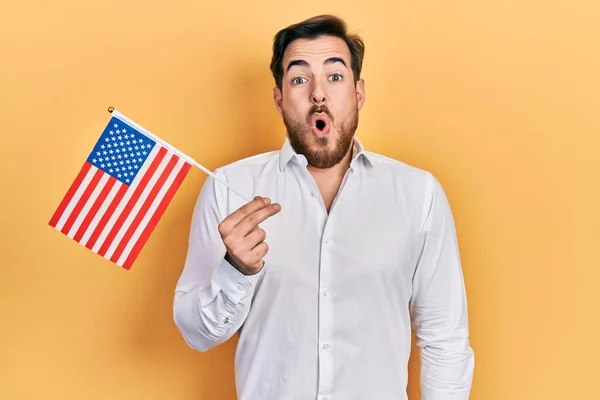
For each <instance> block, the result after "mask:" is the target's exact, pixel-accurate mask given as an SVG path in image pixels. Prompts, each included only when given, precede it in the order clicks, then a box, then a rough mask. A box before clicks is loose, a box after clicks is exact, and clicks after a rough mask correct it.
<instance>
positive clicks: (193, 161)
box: [108, 107, 251, 202]
mask: <svg viewBox="0 0 600 400" xmlns="http://www.w3.org/2000/svg"><path fill="white" fill-rule="evenodd" d="M108 112H109V113H111V114H113V115H115V112H116V118H118V119H120V120H122V121H123V122H125V123H127V124H130V125H132V126H133V127H134V128H136V129H138V130H140V131H141V132H142V133H143V134H145V135H147V136H149V137H151V138H152V139H154V140H155V141H156V142H158V143H160V144H161V145H162V146H164V147H166V148H168V149H169V150H171V151H172V152H174V153H176V154H177V155H179V156H180V157H182V158H183V159H185V160H186V161H188V162H189V163H190V164H192V165H193V166H195V167H196V168H199V169H200V170H202V171H204V172H205V173H207V174H208V175H210V176H212V177H213V178H214V179H215V180H216V181H218V182H220V183H222V184H223V185H225V186H227V187H228V188H229V189H231V190H232V191H233V192H235V193H236V194H238V195H239V196H241V197H242V198H243V199H245V200H246V201H248V202H250V201H251V200H250V199H249V198H248V197H246V196H244V195H243V194H242V193H240V192H239V191H238V190H236V189H235V188H233V187H232V186H231V185H229V184H228V183H227V182H225V181H223V180H221V179H219V178H218V177H217V176H216V175H215V174H214V173H212V172H211V171H210V170H209V169H208V168H206V167H204V166H203V165H202V164H200V163H199V162H197V161H196V160H194V159H193V158H192V157H190V156H188V155H187V154H185V153H182V152H181V151H179V150H177V149H176V148H174V147H173V146H171V145H170V144H168V143H167V142H165V141H164V140H162V139H161V138H159V137H158V136H156V135H155V134H153V133H152V132H150V131H149V130H147V129H146V128H144V127H142V126H141V125H139V124H137V123H135V122H134V121H132V120H130V119H129V118H127V117H126V116H125V115H123V114H121V113H120V112H119V111H117V110H115V108H114V107H108Z"/></svg>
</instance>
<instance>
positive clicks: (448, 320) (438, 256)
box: [410, 175, 474, 400]
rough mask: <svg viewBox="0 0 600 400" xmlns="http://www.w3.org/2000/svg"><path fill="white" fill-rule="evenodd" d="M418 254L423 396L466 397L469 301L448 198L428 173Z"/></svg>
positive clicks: (428, 399)
mask: <svg viewBox="0 0 600 400" xmlns="http://www.w3.org/2000/svg"><path fill="white" fill-rule="evenodd" d="M429 179H430V180H429V184H428V189H427V193H426V197H425V199H426V201H425V211H424V220H423V225H422V231H421V240H422V242H421V243H422V247H421V256H420V259H419V262H418V264H417V267H416V270H415V274H414V277H413V294H412V298H411V305H410V309H411V315H412V323H413V329H414V330H415V332H416V336H417V346H418V347H419V349H420V356H421V393H422V399H423V400H467V399H468V398H469V394H470V391H471V383H472V380H473V369H474V354H473V350H472V348H471V346H470V344H469V328H468V318H467V299H466V293H465V286H464V281H463V274H462V267H461V262H460V256H459V251H458V244H457V239H456V229H455V225H454V219H453V216H452V212H451V210H450V206H449V204H448V199H447V198H446V195H445V193H444V191H443V189H442V187H441V185H440V184H439V182H438V181H437V180H436V179H435V177H433V176H431V175H430V176H429Z"/></svg>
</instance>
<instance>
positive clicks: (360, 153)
mask: <svg viewBox="0 0 600 400" xmlns="http://www.w3.org/2000/svg"><path fill="white" fill-rule="evenodd" d="M352 146H353V147H352V148H353V150H352V160H351V161H350V168H351V169H352V168H353V167H354V166H355V165H356V163H357V162H358V161H359V160H363V161H364V163H365V165H367V166H370V165H371V161H370V160H369V158H370V157H369V154H368V153H367V152H366V151H365V149H364V147H363V145H362V143H361V142H360V140H359V139H358V138H357V137H356V136H354V140H353V145H352ZM292 160H294V161H296V162H298V163H300V164H301V165H302V166H303V167H306V166H307V165H308V161H307V160H306V157H305V156H304V155H303V154H298V153H296V151H295V150H294V148H293V147H292V144H291V143H290V139H289V138H288V137H286V138H285V141H284V142H283V146H282V147H281V150H280V151H279V170H280V171H283V170H284V169H285V167H286V165H287V164H288V163H289V162H290V161H292Z"/></svg>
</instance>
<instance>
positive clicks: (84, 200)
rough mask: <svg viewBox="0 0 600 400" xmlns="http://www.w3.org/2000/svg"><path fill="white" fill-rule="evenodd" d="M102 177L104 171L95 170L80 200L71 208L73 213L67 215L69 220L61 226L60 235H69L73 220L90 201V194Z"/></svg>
mask: <svg viewBox="0 0 600 400" xmlns="http://www.w3.org/2000/svg"><path fill="white" fill-rule="evenodd" d="M103 175H104V171H102V170H101V169H97V170H96V173H95V174H94V177H93V178H92V180H91V182H90V183H89V184H88V185H87V187H86V188H85V191H84V192H83V195H82V196H81V198H80V199H79V201H78V202H77V204H76V205H75V208H73V211H72V212H71V214H70V215H69V219H67V222H66V223H65V226H63V228H62V229H61V232H62V233H64V234H68V233H69V231H70V230H71V227H72V226H73V224H74V223H75V220H76V219H77V217H78V216H79V213H80V212H81V210H82V209H83V207H84V206H85V204H86V203H87V201H88V200H89V199H90V196H91V195H92V192H93V191H94V190H95V189H96V186H98V182H100V178H102V176H103Z"/></svg>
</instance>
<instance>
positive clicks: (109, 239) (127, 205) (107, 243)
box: [98, 146, 167, 258]
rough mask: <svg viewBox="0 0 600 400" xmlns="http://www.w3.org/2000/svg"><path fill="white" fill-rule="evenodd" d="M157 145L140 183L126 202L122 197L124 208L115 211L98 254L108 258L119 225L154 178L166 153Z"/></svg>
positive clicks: (127, 216)
mask: <svg viewBox="0 0 600 400" xmlns="http://www.w3.org/2000/svg"><path fill="white" fill-rule="evenodd" d="M159 147H160V150H159V151H158V154H157V155H156V157H155V158H154V160H152V164H151V165H150V167H149V168H148V171H147V172H146V173H144V174H143V175H142V180H141V181H140V184H139V185H138V187H137V188H135V190H134V191H133V194H132V195H131V196H130V198H129V200H128V201H127V202H126V200H125V199H123V201H122V202H121V205H124V208H122V209H121V210H120V211H119V212H118V213H117V214H118V218H117V220H116V222H115V224H114V225H113V227H112V229H111V230H110V232H109V234H108V236H106V239H105V240H104V243H102V246H101V247H100V249H99V250H98V254H100V255H101V256H104V257H106V258H110V254H107V252H108V250H111V253H112V251H114V247H113V241H114V239H115V237H117V235H118V234H119V231H120V230H121V227H122V226H123V224H124V223H125V222H126V221H127V220H128V219H129V214H130V213H131V210H132V209H133V208H134V207H135V206H136V204H137V201H138V199H139V198H140V196H141V194H142V192H144V190H145V189H146V186H147V185H148V182H149V181H150V180H154V178H155V177H156V173H155V171H156V169H157V168H158V166H159V165H160V164H162V161H163V159H164V157H165V155H166V154H167V150H166V149H165V148H164V147H162V146H159ZM131 191H132V189H131V188H130V189H129V192H131Z"/></svg>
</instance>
